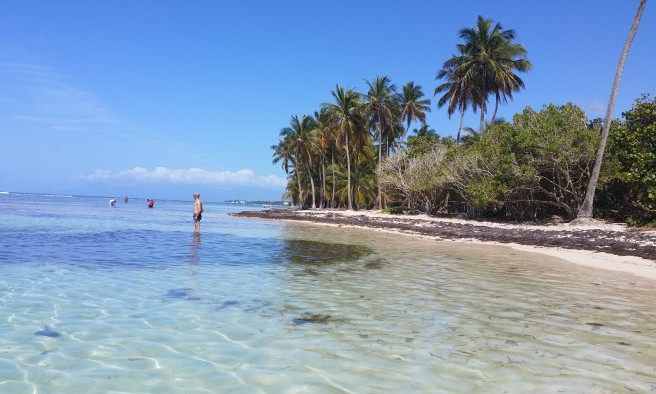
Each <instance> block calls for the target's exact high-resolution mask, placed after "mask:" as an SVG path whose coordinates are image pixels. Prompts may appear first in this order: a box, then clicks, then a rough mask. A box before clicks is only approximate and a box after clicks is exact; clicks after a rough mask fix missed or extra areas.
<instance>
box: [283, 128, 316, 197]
mask: <svg viewBox="0 0 656 394" xmlns="http://www.w3.org/2000/svg"><path fill="white" fill-rule="evenodd" d="M315 130H316V123H315V121H314V119H313V118H312V117H310V116H305V115H303V116H302V117H301V118H300V119H299V118H298V115H294V116H292V118H291V121H290V122H289V127H285V128H283V129H282V130H280V136H281V137H282V138H283V140H284V141H287V144H288V149H289V150H291V151H292V152H294V157H295V159H296V163H297V168H296V172H297V174H296V175H297V177H298V182H299V183H298V188H299V200H300V201H301V207H302V205H303V202H304V201H305V199H304V198H303V189H302V187H301V177H300V174H299V168H298V167H300V166H303V167H304V168H305V172H306V175H307V177H308V178H309V180H310V184H311V188H312V208H316V207H317V203H316V202H317V199H316V194H315V187H314V177H313V176H312V171H311V170H310V168H311V165H312V158H313V154H314V153H313V152H314V151H315V150H316V146H317V138H316V133H315Z"/></svg>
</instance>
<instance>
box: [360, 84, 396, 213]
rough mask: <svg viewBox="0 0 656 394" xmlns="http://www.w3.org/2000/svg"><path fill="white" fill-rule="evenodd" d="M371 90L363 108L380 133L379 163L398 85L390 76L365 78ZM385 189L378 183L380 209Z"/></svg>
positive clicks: (378, 204)
mask: <svg viewBox="0 0 656 394" xmlns="http://www.w3.org/2000/svg"><path fill="white" fill-rule="evenodd" d="M365 82H366V83H367V86H368V87H369V91H368V92H367V96H366V97H365V102H364V106H363V110H364V113H365V115H366V116H367V118H368V119H369V124H370V125H371V128H372V129H375V130H376V131H377V132H378V133H377V134H378V163H381V162H382V160H383V135H384V134H390V132H391V130H392V127H393V125H394V120H395V116H394V115H395V112H396V101H395V97H396V86H395V85H394V84H393V83H392V81H391V80H390V79H389V78H388V77H376V79H374V81H373V82H369V81H367V80H365ZM382 196H383V191H382V188H381V186H380V184H378V199H377V200H378V201H377V203H376V206H377V208H378V209H382V208H383V202H382Z"/></svg>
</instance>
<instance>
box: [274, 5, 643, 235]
mask: <svg viewBox="0 0 656 394" xmlns="http://www.w3.org/2000/svg"><path fill="white" fill-rule="evenodd" d="M460 35H461V38H463V39H464V40H465V42H464V43H463V44H461V45H459V46H458V49H459V55H458V56H454V57H453V58H452V59H449V60H448V61H447V62H445V64H444V66H443V68H442V69H441V70H440V72H439V73H438V79H444V81H443V83H442V84H441V85H439V86H438V88H436V94H438V93H443V95H442V97H441V98H440V101H439V102H438V106H441V105H444V104H446V103H448V104H449V106H448V111H447V112H448V114H449V115H451V113H452V112H454V111H456V110H457V111H459V112H461V114H462V113H463V112H464V111H465V110H466V109H468V108H471V109H473V110H475V111H476V110H478V111H480V112H481V125H480V127H479V129H478V131H474V130H473V129H471V128H462V125H461V127H460V129H459V130H458V133H457V138H456V139H453V138H451V137H441V136H440V135H439V134H438V133H437V132H436V131H435V130H433V129H431V128H430V126H429V125H427V124H426V112H428V111H430V100H429V99H426V98H425V97H424V93H423V90H422V88H421V86H418V85H415V84H414V83H413V82H408V83H407V84H405V85H404V86H403V87H402V89H401V90H400V91H399V90H397V88H396V85H394V84H393V83H392V81H391V80H390V79H389V78H388V77H386V76H382V77H381V76H377V77H376V78H374V79H372V80H371V81H369V80H365V82H366V88H367V91H366V92H365V93H360V92H357V91H356V90H354V89H348V90H347V89H345V88H343V87H341V86H339V85H337V86H336V88H335V90H333V91H332V92H331V94H332V100H331V101H329V102H326V103H323V104H322V105H321V106H320V108H319V110H318V111H317V112H315V113H314V115H312V116H308V115H303V116H297V115H294V116H292V117H291V120H290V124H289V126H287V127H284V128H283V129H282V130H281V131H280V140H279V142H278V144H276V145H274V146H272V149H273V151H274V155H273V157H274V163H281V164H282V167H283V169H284V170H285V171H286V173H287V174H288V186H287V191H286V193H285V196H284V197H286V198H288V199H289V200H290V202H291V203H292V205H293V206H300V207H302V208H310V207H311V208H316V207H329V208H330V207H332V208H346V209H372V208H376V209H384V208H386V207H388V208H387V209H388V210H391V211H407V210H411V211H423V212H427V213H431V214H460V215H466V216H469V217H498V218H502V219H511V220H543V219H550V218H553V217H554V216H557V217H560V218H563V219H566V220H570V219H574V218H576V216H577V213H578V212H579V209H580V207H581V204H582V202H583V200H584V197H585V193H586V188H587V185H588V181H589V180H590V175H591V170H592V167H593V164H594V161H595V154H596V150H597V147H598V146H599V140H600V130H601V125H602V123H601V122H600V121H599V120H598V119H595V120H592V121H589V120H588V119H587V117H586V115H585V113H584V112H583V111H582V110H581V109H580V108H579V107H577V106H575V105H572V104H565V105H560V106H558V105H554V104H548V105H545V106H544V107H543V108H541V109H539V110H536V109H533V108H530V107H527V108H525V109H524V111H522V112H521V113H519V114H516V115H515V116H514V117H513V118H512V121H504V120H502V119H496V118H495V117H496V109H497V105H498V104H499V102H505V101H506V100H507V99H508V98H512V94H513V93H514V92H517V91H518V90H519V89H521V88H523V82H522V81H521V79H520V78H519V77H517V76H516V75H515V74H514V72H515V71H520V72H522V71H526V70H528V69H529V68H530V63H529V62H528V60H526V59H525V55H526V51H525V49H524V48H523V47H522V46H521V45H518V44H514V43H513V42H512V40H513V38H514V32H513V31H512V30H503V29H502V28H501V25H500V24H498V23H497V24H495V25H493V22H492V21H491V20H487V19H484V18H481V17H479V19H478V23H477V26H476V27H475V28H471V29H463V30H462V31H461V32H460ZM485 54H487V55H490V56H491V57H490V56H487V55H485ZM482 55H485V56H483V57H485V58H486V59H487V60H486V61H484V62H483V61H479V62H477V60H476V59H478V60H480V57H481V56H482ZM491 100H494V103H495V104H494V113H493V115H492V122H490V123H485V122H484V118H485V113H486V112H487V106H488V101H491ZM623 116H624V118H625V121H620V120H616V121H615V122H614V123H613V128H612V132H611V138H610V142H609V148H608V150H607V153H606V162H605V164H604V169H603V173H602V177H601V182H600V184H599V186H600V193H599V195H598V197H597V200H598V202H599V203H598V204H597V212H596V216H601V217H613V218H615V219H620V220H627V221H629V222H631V223H635V224H649V223H651V224H652V225H654V224H656V103H655V102H654V101H653V100H652V101H650V100H649V97H648V96H645V97H642V98H641V99H639V100H637V102H636V104H635V106H634V108H632V109H631V110H629V111H627V112H625V113H624V114H623ZM412 124H417V125H418V126H419V128H416V129H414V131H413V133H412V135H410V136H407V138H406V134H407V133H408V131H409V129H410V126H411V125H412Z"/></svg>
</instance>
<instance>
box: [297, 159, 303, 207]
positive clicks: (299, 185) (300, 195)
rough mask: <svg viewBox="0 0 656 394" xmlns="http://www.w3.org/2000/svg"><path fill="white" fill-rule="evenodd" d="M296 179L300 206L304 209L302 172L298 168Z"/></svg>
mask: <svg viewBox="0 0 656 394" xmlns="http://www.w3.org/2000/svg"><path fill="white" fill-rule="evenodd" d="M296 180H298V207H299V208H301V209H303V205H304V201H303V200H304V198H303V188H302V187H301V172H300V171H299V170H298V169H296Z"/></svg>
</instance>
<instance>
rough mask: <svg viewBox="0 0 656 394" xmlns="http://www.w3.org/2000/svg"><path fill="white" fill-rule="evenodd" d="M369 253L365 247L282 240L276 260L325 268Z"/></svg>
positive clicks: (370, 251) (355, 259) (357, 258)
mask: <svg viewBox="0 0 656 394" xmlns="http://www.w3.org/2000/svg"><path fill="white" fill-rule="evenodd" d="M371 253H372V250H371V249H369V248H367V247H365V246H358V245H348V244H340V243H327V242H317V241H306V240H300V239H291V240H283V245H282V251H281V252H280V253H279V254H278V255H277V256H276V260H277V261H278V262H283V263H284V262H290V263H292V264H300V265H306V266H325V265H331V264H336V263H345V262H353V261H357V260H359V259H361V258H363V257H365V256H367V255H369V254H371Z"/></svg>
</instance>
